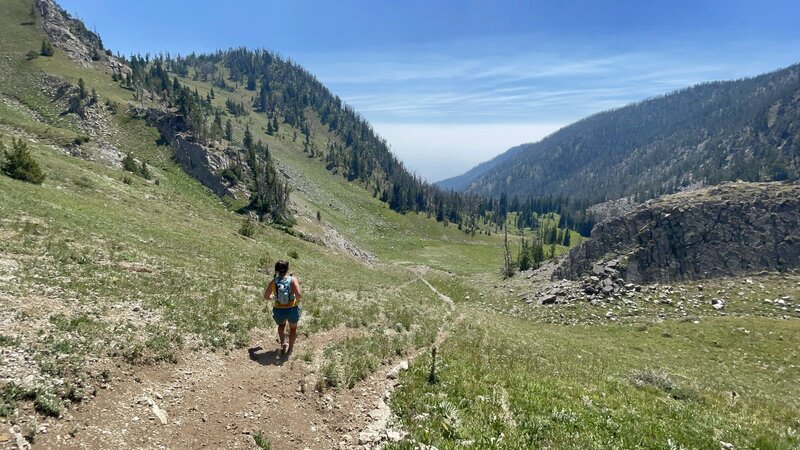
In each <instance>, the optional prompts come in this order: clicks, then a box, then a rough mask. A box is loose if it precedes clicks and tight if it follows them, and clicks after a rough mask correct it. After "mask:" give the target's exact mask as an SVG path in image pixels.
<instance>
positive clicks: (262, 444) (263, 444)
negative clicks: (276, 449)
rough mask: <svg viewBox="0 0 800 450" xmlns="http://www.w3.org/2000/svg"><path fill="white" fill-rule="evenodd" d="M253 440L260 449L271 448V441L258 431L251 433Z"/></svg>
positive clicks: (266, 449)
mask: <svg viewBox="0 0 800 450" xmlns="http://www.w3.org/2000/svg"><path fill="white" fill-rule="evenodd" d="M253 441H255V443H256V445H257V446H258V448H260V449H263V450H270V449H271V448H272V442H271V441H270V440H269V438H268V437H266V436H264V435H263V434H261V432H260V431H259V432H258V433H256V434H254V435H253Z"/></svg>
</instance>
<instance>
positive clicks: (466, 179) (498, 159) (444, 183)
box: [436, 144, 531, 191]
mask: <svg viewBox="0 0 800 450" xmlns="http://www.w3.org/2000/svg"><path fill="white" fill-rule="evenodd" d="M529 145H531V144H522V145H518V146H516V147H511V148H510V149H508V150H507V151H506V152H504V153H503V154H501V155H498V156H495V157H494V158H492V159H490V160H489V161H486V162H482V163H480V164H478V165H477V166H475V167H473V168H472V169H470V170H469V171H467V172H466V173H464V174H461V175H458V176H455V177H451V178H447V179H445V180H441V181H437V182H436V184H437V185H438V186H439V187H440V188H442V189H449V190H453V191H463V190H465V189H467V188H468V187H469V185H470V183H471V182H472V180H474V179H476V178H478V177H479V176H481V175H483V174H485V173H488V172H489V171H491V170H492V169H494V168H495V167H499V166H502V165H503V163H504V162H506V161H508V160H510V159H512V158H513V157H515V156H517V155H518V154H520V153H522V152H523V151H524V150H525V149H526V148H528V146H529Z"/></svg>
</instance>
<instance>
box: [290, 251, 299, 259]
mask: <svg viewBox="0 0 800 450" xmlns="http://www.w3.org/2000/svg"><path fill="white" fill-rule="evenodd" d="M288 254H289V257H290V258H292V259H300V254H299V253H297V250H292V251H290V252H289V253H288Z"/></svg>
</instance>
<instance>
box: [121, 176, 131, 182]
mask: <svg viewBox="0 0 800 450" xmlns="http://www.w3.org/2000/svg"><path fill="white" fill-rule="evenodd" d="M122 182H123V183H125V184H133V178H131V177H129V176H127V175H125V176H123V177H122Z"/></svg>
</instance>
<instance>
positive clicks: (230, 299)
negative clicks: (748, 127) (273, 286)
mask: <svg viewBox="0 0 800 450" xmlns="http://www.w3.org/2000/svg"><path fill="white" fill-rule="evenodd" d="M29 11H30V3H28V2H24V1H17V0H15V1H8V2H3V3H2V4H0V50H2V59H0V136H1V137H0V139H2V140H3V141H4V142H5V143H7V144H8V143H9V142H10V140H11V137H12V136H14V137H18V138H22V139H23V140H24V141H25V142H26V143H27V145H28V147H29V149H30V150H31V152H32V154H33V157H34V158H35V159H36V160H37V161H38V162H39V163H40V164H41V165H42V168H43V170H44V172H45V175H46V179H45V181H44V183H43V184H41V185H33V184H28V183H24V182H21V181H17V180H13V179H11V178H9V177H7V176H5V175H0V313H2V314H1V315H2V317H0V324H1V325H2V328H0V350H2V352H0V365H3V366H4V367H12V366H13V367H15V369H14V370H16V371H15V372H13V373H11V375H9V376H8V377H7V378H4V379H0V417H2V420H15V418H16V417H18V416H17V415H18V414H19V411H20V410H22V411H30V409H35V411H37V412H38V414H40V415H43V416H53V417H58V416H59V415H60V414H62V412H63V411H64V409H65V408H68V407H69V405H70V404H72V403H75V402H81V401H84V400H86V399H87V398H89V397H90V396H91V395H92V394H93V393H95V392H96V391H97V389H100V388H103V387H106V386H107V385H108V384H109V383H110V382H111V381H112V380H113V379H114V378H115V377H116V378H119V377H120V376H125V375H123V374H126V373H127V374H131V373H135V371H136V370H138V368H139V367H141V366H142V365H148V364H173V363H175V362H179V361H180V360H181V358H182V357H183V356H184V355H185V354H187V352H192V351H199V352H210V351H219V352H224V351H228V350H230V349H232V348H235V347H241V346H245V345H247V344H248V342H249V339H250V336H251V333H252V332H253V330H262V329H271V328H272V327H273V323H272V319H271V316H270V314H269V308H268V306H267V305H266V304H265V303H264V301H263V300H262V299H261V295H262V290H263V287H264V285H265V283H266V282H267V280H268V277H269V276H271V267H272V265H273V264H274V262H275V260H277V259H280V258H288V259H289V260H290V263H291V270H292V271H293V272H294V273H295V274H297V276H298V277H299V279H300V280H301V283H302V285H303V289H304V300H303V308H304V319H303V322H302V325H301V333H304V334H305V335H312V334H314V333H318V332H322V331H325V330H330V329H333V328H335V327H338V326H344V327H348V328H351V329H358V330H360V331H361V333H359V334H358V335H357V336H355V337H351V338H349V339H346V340H344V341H341V342H335V343H332V344H330V345H329V346H328V347H327V348H325V349H323V350H322V361H321V365H320V369H319V375H320V376H319V377H318V382H317V386H316V388H317V389H319V390H320V391H325V390H329V389H349V388H352V387H354V386H357V384H358V383H359V382H360V381H361V380H363V379H364V378H366V377H367V376H368V375H369V374H371V373H372V372H374V371H375V370H376V369H378V368H379V367H381V366H382V365H384V364H385V363H386V362H387V361H390V360H394V359H396V358H398V357H401V356H405V355H409V354H410V353H411V352H412V351H413V350H414V349H420V348H423V347H426V346H429V345H431V343H433V342H434V339H435V338H436V335H437V333H438V332H439V331H440V330H441V329H443V328H444V327H446V326H448V325H450V324H452V323H453V319H454V317H456V316H458V315H462V314H463V316H464V317H465V319H464V321H463V322H462V323H461V325H460V326H458V327H455V329H453V330H451V335H450V337H449V338H448V339H447V340H446V341H445V342H444V344H443V345H442V346H441V348H439V349H438V350H439V353H438V360H437V364H436V371H435V377H434V379H433V380H432V381H434V382H430V381H431V380H430V368H431V360H430V358H429V357H425V356H423V357H420V358H418V359H417V360H416V361H415V362H414V363H413V364H412V365H411V368H410V370H409V371H408V372H406V373H404V374H403V375H402V376H401V386H400V387H399V388H398V389H397V390H396V391H395V392H394V394H393V397H392V401H391V407H392V410H393V413H394V414H395V415H396V420H397V422H398V424H399V425H400V427H401V428H402V429H404V430H406V431H407V432H408V435H407V436H406V439H405V440H404V441H402V442H399V443H393V444H390V447H393V448H414V447H415V445H417V444H418V443H424V444H430V445H435V446H436V447H437V448H439V449H448V448H510V449H515V448H526V449H527V448H576V449H577V448H597V449H606V448H668V449H679V448H681V449H683V448H685V449H689V448H708V449H719V448H721V447H723V448H725V447H724V446H725V445H726V444H725V443H730V444H731V445H732V446H733V447H731V448H737V449H740V448H758V449H773V448H774V449H784V448H785V449H791V448H798V447H800V406H798V405H799V404H798V401H797V399H798V397H800V385H798V380H800V362H798V361H800V358H798V356H799V355H798V348H800V322H799V321H798V314H796V313H795V312H794V311H793V308H796V306H794V307H791V308H790V309H789V310H782V309H776V307H775V303H773V300H775V299H777V298H783V297H788V298H789V302H790V303H791V302H796V301H797V299H798V298H800V284H798V281H799V280H798V279H797V276H788V275H782V274H768V275H765V276H763V277H758V278H754V279H753V280H754V281H751V282H750V283H748V282H746V281H743V280H739V279H731V280H715V281H706V282H703V283H702V284H703V285H705V287H704V289H705V291H706V292H709V293H712V292H713V293H714V294H713V295H724V296H727V297H726V298H727V299H728V301H727V307H726V311H725V312H726V315H721V314H716V313H714V314H712V313H709V311H708V307H707V305H706V304H705V303H703V302H698V303H696V304H694V303H692V302H690V301H686V299H685V298H683V297H692V295H694V294H695V293H696V292H697V291H698V284H701V283H683V284H676V285H675V286H674V287H673V288H672V289H673V290H674V292H673V293H671V294H670V296H671V297H670V304H666V303H664V302H661V301H660V299H656V300H657V301H652V300H653V299H650V298H648V297H647V296H646V295H645V294H642V295H640V296H638V297H635V296H634V297H632V298H631V301H632V302H634V303H635V304H636V307H635V308H633V307H622V306H620V305H608V306H605V305H604V306H603V308H598V307H594V306H591V305H589V304H588V303H586V302H582V303H574V304H570V305H564V306H561V305H558V306H556V307H532V306H528V305H526V304H525V303H524V302H523V301H522V299H521V298H520V294H523V293H526V292H532V291H534V290H535V289H537V288H538V286H536V285H534V284H533V281H529V280H528V279H527V278H526V274H520V275H517V276H516V277H515V278H512V279H511V280H502V279H501V276H500V271H501V267H502V260H503V256H502V240H503V236H502V233H498V232H496V230H494V229H493V228H492V229H491V234H486V233H485V232H484V233H477V234H476V235H474V236H468V235H467V234H465V233H464V232H462V231H460V230H458V229H457V227H456V226H452V225H451V226H444V225H443V224H441V223H437V222H436V221H435V220H434V219H431V218H428V217H426V216H425V215H424V214H417V213H408V214H405V215H401V214H397V213H395V212H393V211H391V210H390V209H389V208H388V207H387V206H386V205H385V204H383V203H381V202H380V201H379V200H377V199H376V198H374V197H373V196H372V194H371V192H370V191H368V190H367V189H364V188H363V186H360V185H358V184H356V183H350V182H347V181H346V180H345V179H344V178H343V177H341V176H340V175H333V174H331V173H329V172H328V171H327V170H326V169H325V168H324V166H323V162H322V161H320V160H319V159H318V158H310V157H309V156H308V154H307V153H304V152H303V151H302V139H297V140H296V141H295V139H294V134H295V133H296V132H299V131H298V130H295V129H293V128H291V127H289V126H288V125H285V124H284V125H282V126H281V128H280V131H279V132H278V133H277V134H276V135H275V136H269V135H267V134H266V133H264V132H263V130H264V129H265V127H266V120H265V119H266V117H265V116H264V115H259V114H254V113H253V114H250V115H248V116H245V117H242V118H237V119H234V120H233V122H234V129H235V133H234V134H235V136H236V138H237V139H241V137H242V135H243V132H244V129H245V127H246V126H249V127H250V128H251V130H253V132H254V135H255V137H256V139H261V140H263V141H264V142H265V143H267V144H268V145H269V148H270V152H271V154H272V155H273V158H274V159H275V161H276V162H277V164H278V166H279V168H280V169H282V170H285V171H286V172H287V173H288V174H290V175H291V177H292V180H293V184H294V187H295V190H294V192H293V193H292V197H291V198H292V207H293V209H294V212H295V216H296V218H297V224H296V225H295V226H294V235H293V234H290V233H287V232H284V231H282V230H280V229H277V228H273V227H271V226H269V225H267V224H254V226H255V233H254V234H253V235H252V236H250V237H245V236H243V235H242V234H241V233H240V232H239V230H240V228H241V227H242V224H243V221H245V220H247V219H246V218H245V217H244V216H242V215H239V214H236V213H234V212H232V211H231V209H232V208H231V207H230V204H229V203H226V202H224V201H222V200H220V199H219V198H217V197H215V196H214V195H213V194H212V193H211V192H210V191H209V190H208V189H206V188H204V187H203V186H202V185H200V184H199V183H198V182H197V181H196V180H194V179H192V178H191V177H189V176H188V175H187V174H185V173H184V172H183V171H182V170H181V168H180V167H179V166H178V165H177V164H176V163H175V162H174V161H173V158H172V150H171V148H170V147H169V146H165V145H159V143H158V141H159V135H158V132H157V131H155V130H154V129H152V128H150V127H148V126H146V124H145V123H144V121H143V120H142V119H139V118H136V117H134V116H133V115H132V114H131V113H129V112H128V111H127V108H126V107H125V105H127V103H128V102H132V101H133V93H132V91H130V90H127V89H124V88H122V87H120V86H119V84H118V83H114V82H112V81H111V77H110V74H108V73H104V72H103V71H102V70H98V69H96V68H95V69H93V68H84V67H80V66H78V65H76V64H74V63H73V62H71V61H70V60H69V59H68V58H67V57H66V56H65V55H64V54H63V53H62V52H59V51H56V54H55V55H54V56H53V57H52V58H46V57H39V58H36V59H33V60H28V59H27V58H26V57H25V54H26V53H27V52H28V51H30V50H38V47H39V45H40V42H41V34H40V32H39V31H38V29H37V27H36V26H34V25H25V23H26V22H28V21H29V15H28V14H29ZM45 75H46V76H53V77H58V78H59V79H61V80H66V81H67V82H69V83H72V84H75V83H77V79H78V78H83V79H84V80H85V82H86V85H87V87H88V88H89V89H90V90H91V89H92V88H95V89H96V91H97V93H98V96H99V97H100V100H101V102H109V103H116V104H119V105H120V106H119V107H118V108H117V110H116V113H113V114H112V113H109V114H108V117H109V133H110V134H109V137H108V139H109V141H111V142H112V143H113V144H114V145H115V146H116V147H117V148H119V149H120V150H121V151H123V152H130V153H131V154H133V155H134V157H135V158H136V159H137V160H139V161H145V162H147V164H148V165H149V166H150V168H151V172H152V179H151V180H146V179H144V178H142V177H139V176H136V175H134V174H132V173H129V172H125V171H124V170H122V169H121V168H119V167H118V166H117V165H114V164H101V163H99V162H93V161H89V160H86V159H82V158H78V157H75V156H71V155H70V154H68V152H67V151H65V150H64V149H65V147H67V146H70V147H69V148H70V149H73V150H74V149H75V147H74V146H75V145H77V144H75V141H76V139H78V140H82V138H83V137H84V130H83V129H82V128H81V127H80V124H79V121H78V119H76V118H75V117H74V115H71V114H62V112H63V111H64V104H63V102H59V101H53V99H52V98H51V97H50V96H49V94H47V93H46V92H44V91H43V89H42V83H43V82H42V80H43V77H45ZM181 82H182V83H184V84H187V85H189V86H192V87H197V89H198V91H199V92H200V93H201V94H205V93H206V92H208V91H209V89H210V85H209V84H207V83H203V82H200V81H194V80H192V79H191V76H190V77H189V78H184V79H181ZM251 95H252V93H248V92H244V91H243V90H239V91H235V92H226V91H220V90H217V91H216V98H215V99H214V102H215V104H217V105H219V106H222V105H224V104H225V100H227V99H231V100H234V101H236V102H244V103H245V104H246V105H247V104H249V101H250V96H251ZM314 127H315V129H314V133H313V134H314V139H315V145H316V146H317V147H318V148H324V147H325V145H326V142H327V139H335V137H333V136H331V135H329V134H328V133H327V132H326V131H325V130H324V129H323V128H322V127H321V125H319V124H318V123H316V125H314ZM95 145H96V142H95V141H94V140H91V139H90V140H89V141H88V142H83V143H81V144H80V145H79V146H78V147H79V149H83V150H85V152H86V153H87V154H90V153H92V151H94V150H93V149H95V147H94V146H95ZM238 201H239V202H240V203H241V202H242V201H244V199H238ZM317 214H319V218H320V219H319V220H318V219H317ZM511 220H512V221H513V218H512V219H511ZM553 220H556V221H557V220H558V217H557V215H556V216H554V219H553ZM487 229H488V227H487V228H484V230H483V231H486V230H487ZM332 232H335V233H336V234H338V235H339V236H340V237H341V238H342V239H344V240H346V241H347V242H348V243H350V244H352V245H354V246H355V247H358V248H359V249H360V250H363V251H365V252H369V253H370V254H372V255H374V260H373V261H365V260H363V259H358V258H354V257H352V256H350V255H349V254H347V251H345V250H342V249H340V248H338V247H336V246H324V245H320V244H318V243H314V242H312V241H316V242H321V241H322V240H323V238H324V237H325V236H326V234H329V233H332ZM300 235H303V236H305V237H306V238H305V239H302V238H300V237H298V236H300ZM509 237H510V240H511V241H512V244H513V245H512V247H516V246H517V244H516V242H517V241H518V239H519V238H518V236H517V233H516V231H512V232H511V233H510V235H509ZM579 241H580V237H579V236H578V235H577V234H575V233H573V235H572V243H573V245H575V244H577V243H578V242H579ZM548 250H549V249H548ZM555 250H556V254H561V253H563V252H565V251H567V250H568V249H567V248H566V247H563V246H556V249H555ZM514 252H515V253H516V250H514ZM420 277H422V278H424V280H425V281H427V282H429V283H430V284H431V285H432V286H433V287H434V288H435V289H436V290H438V291H440V292H442V293H444V294H446V295H448V296H449V297H450V298H452V299H453V301H454V303H455V309H454V310H451V308H450V307H449V306H448V305H447V304H444V303H443V302H442V301H441V300H440V299H439V297H438V296H437V295H436V293H434V292H433V291H432V290H431V289H430V288H429V287H428V286H427V285H426V284H425V283H424V282H423V281H422V280H421V279H420ZM709 295H712V294H709ZM765 300H770V302H766V301H765ZM681 301H686V304H687V306H686V308H684V309H678V308H677V307H676V306H672V305H673V304H674V305H677V304H678V302H681ZM608 308H614V310H615V311H616V316H617V317H618V318H619V320H616V321H614V322H609V321H607V320H605V319H603V316H604V314H605V313H606V309H608ZM17 352H21V353H20V354H22V355H24V356H25V358H24V359H23V360H22V361H20V360H13V361H12V360H11V359H10V358H11V355H12V353H13V354H16V353H17ZM294 357H295V358H303V359H310V358H311V357H312V356H311V355H309V354H304V353H303V352H302V350H301V351H300V352H298V353H297V354H296V355H295V356H294ZM31 377H32V378H31Z"/></svg>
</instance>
